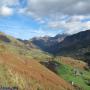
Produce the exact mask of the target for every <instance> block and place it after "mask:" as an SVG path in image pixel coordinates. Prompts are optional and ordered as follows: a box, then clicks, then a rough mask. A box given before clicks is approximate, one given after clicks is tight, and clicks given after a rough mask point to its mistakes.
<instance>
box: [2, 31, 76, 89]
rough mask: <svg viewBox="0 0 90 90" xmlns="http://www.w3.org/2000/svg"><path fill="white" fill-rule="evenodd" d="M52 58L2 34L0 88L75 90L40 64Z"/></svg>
mask: <svg viewBox="0 0 90 90" xmlns="http://www.w3.org/2000/svg"><path fill="white" fill-rule="evenodd" d="M32 45H33V44H32ZM35 56H36V57H35ZM50 57H51V56H49V54H46V53H44V52H43V51H40V50H39V49H38V48H34V47H33V48H32V47H29V46H28V45H26V44H25V43H23V42H22V41H20V40H17V39H15V38H13V37H11V36H8V35H5V34H3V33H0V86H3V87H16V88H18V89H19V90H75V88H74V87H73V86H72V85H71V84H69V83H68V82H66V81H65V80H63V79H62V78H61V77H59V76H57V75H56V74H55V73H53V72H52V71H50V70H49V69H47V68H45V67H44V66H43V65H41V64H40V63H39V60H40V59H42V60H44V59H45V58H50ZM40 61H41V60H40Z"/></svg>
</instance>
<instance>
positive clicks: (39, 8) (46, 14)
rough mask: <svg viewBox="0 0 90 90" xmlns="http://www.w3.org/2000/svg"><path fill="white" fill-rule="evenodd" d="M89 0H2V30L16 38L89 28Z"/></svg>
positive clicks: (0, 2) (71, 32)
mask: <svg viewBox="0 0 90 90" xmlns="http://www.w3.org/2000/svg"><path fill="white" fill-rule="evenodd" d="M89 3H90V1H89V0H85V1H83V0H68V2H67V1H66V0H3V1H2V0H0V31H2V32H5V33H7V34H9V35H12V36H14V37H16V38H22V39H30V38H32V37H36V36H44V35H49V36H54V35H56V34H59V33H67V34H74V33H77V32H80V31H83V30H86V29H90V13H89V12H90V11H89V8H90V5H89Z"/></svg>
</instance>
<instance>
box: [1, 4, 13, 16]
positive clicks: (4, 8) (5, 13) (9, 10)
mask: <svg viewBox="0 0 90 90" xmlns="http://www.w3.org/2000/svg"><path fill="white" fill-rule="evenodd" d="M12 14H13V9H12V8H9V7H7V6H2V7H0V15H1V16H9V15H12Z"/></svg>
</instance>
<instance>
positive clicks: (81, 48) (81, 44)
mask: <svg viewBox="0 0 90 90" xmlns="http://www.w3.org/2000/svg"><path fill="white" fill-rule="evenodd" d="M89 52H90V30H87V31H83V32H80V33H77V34H74V35H71V36H67V37H66V38H65V39H64V40H63V41H62V42H60V43H58V44H57V49H56V54H58V55H66V56H71V57H75V58H78V59H86V57H87V56H88V55H87V54H88V53H89Z"/></svg>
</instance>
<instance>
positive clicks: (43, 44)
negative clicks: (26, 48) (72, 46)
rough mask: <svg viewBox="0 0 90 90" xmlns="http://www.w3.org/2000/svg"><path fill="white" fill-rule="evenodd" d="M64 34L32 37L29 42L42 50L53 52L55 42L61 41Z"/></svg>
mask: <svg viewBox="0 0 90 90" xmlns="http://www.w3.org/2000/svg"><path fill="white" fill-rule="evenodd" d="M66 36H67V35H66V34H58V35H56V36H55V37H49V36H45V37H36V38H32V40H31V42H32V43H33V44H35V45H36V46H37V47H38V48H40V49H41V50H43V51H46V52H49V53H54V49H55V46H56V44H58V43H60V42H61V41H63V40H64V38H65V37H66Z"/></svg>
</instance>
